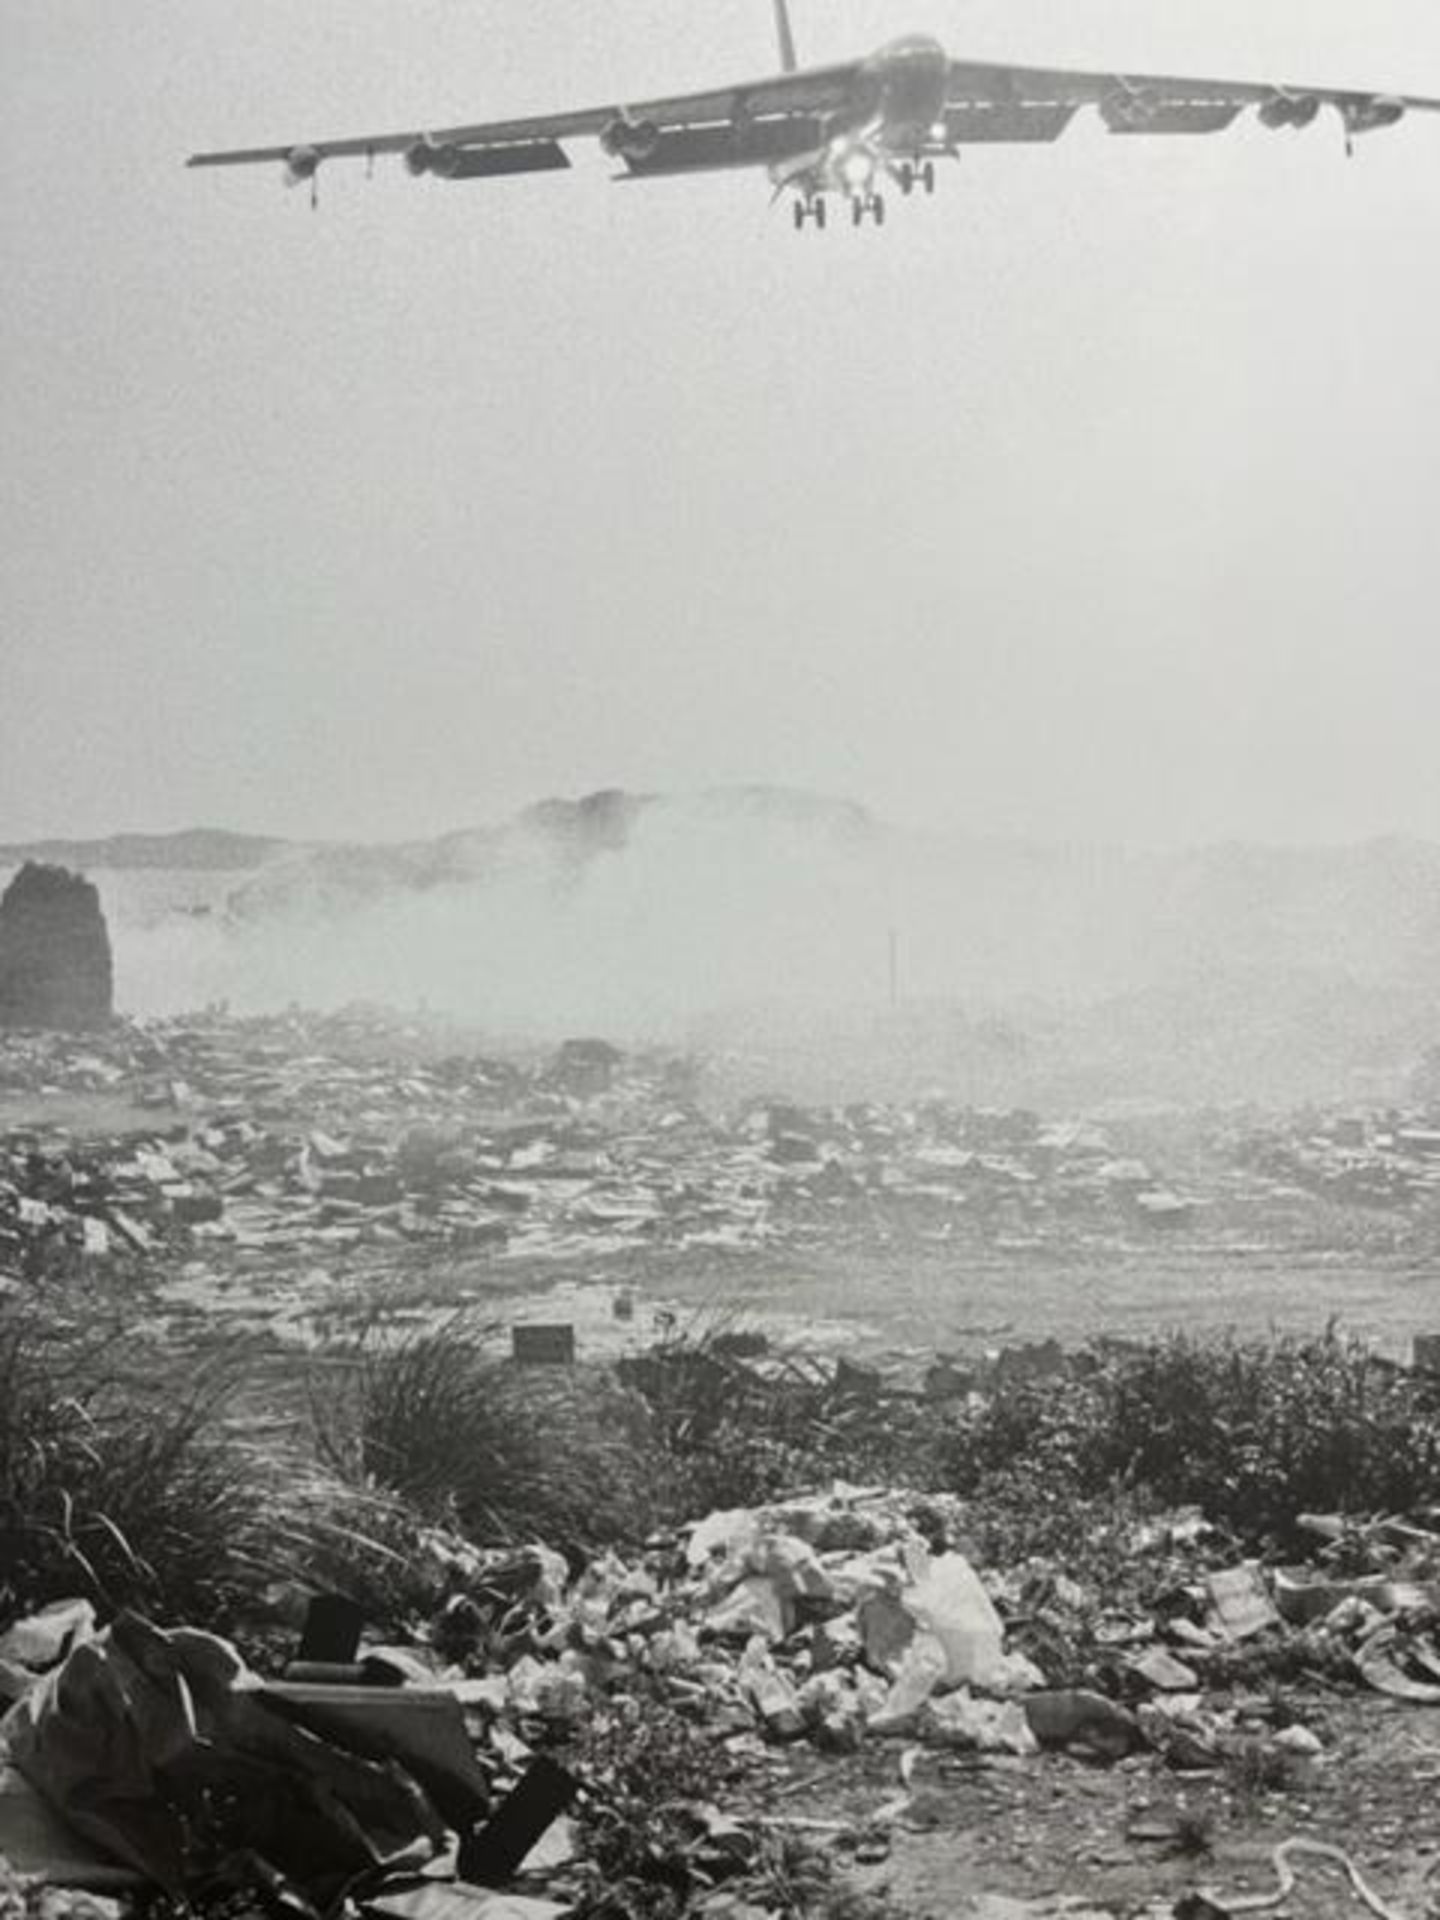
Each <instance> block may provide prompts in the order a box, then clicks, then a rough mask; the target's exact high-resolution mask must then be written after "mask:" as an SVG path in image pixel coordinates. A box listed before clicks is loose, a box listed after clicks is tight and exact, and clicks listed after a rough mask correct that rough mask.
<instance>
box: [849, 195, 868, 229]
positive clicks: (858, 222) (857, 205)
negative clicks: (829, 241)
mask: <svg viewBox="0 0 1440 1920" xmlns="http://www.w3.org/2000/svg"><path fill="white" fill-rule="evenodd" d="M850 224H851V225H852V226H854V227H863V226H864V224H865V202H864V201H863V200H862V199H861V198H860V196H859V194H856V196H855V198H854V199H853V200H852V201H851V202H850Z"/></svg>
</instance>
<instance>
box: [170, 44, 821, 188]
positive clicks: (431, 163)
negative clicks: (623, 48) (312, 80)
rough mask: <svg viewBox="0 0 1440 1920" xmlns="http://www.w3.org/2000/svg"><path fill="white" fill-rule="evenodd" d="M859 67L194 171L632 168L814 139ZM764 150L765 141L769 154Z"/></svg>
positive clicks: (418, 130) (282, 149)
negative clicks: (574, 155) (384, 165)
mask: <svg viewBox="0 0 1440 1920" xmlns="http://www.w3.org/2000/svg"><path fill="white" fill-rule="evenodd" d="M857 70H858V63H856V62H854V61H851V62H848V63H846V64H844V65H841V66H833V67H813V68H810V69H809V70H808V71H803V72H797V73H787V74H781V75H778V76H774V77H771V78H769V79H766V80H757V81H754V82H752V83H751V84H749V85H745V86H732V87H723V88H718V89H715V90H713V91H711V92H708V93H686V94H677V95H675V96H673V97H672V98H669V99H662V100H639V101H633V102H628V103H617V104H615V105H612V106H606V107H589V108H584V109H582V110H580V111H579V112H574V113H554V114H536V115H533V116H532V117H530V118H528V119H522V120H490V121H480V122H478V123H477V124H475V125H474V126H461V127H428V128H424V127H412V128H411V129H409V130H408V131H407V132H403V133H378V134H359V135H356V136H352V137H347V138H344V139H339V140H305V139H301V140H291V141H287V142H286V143H285V144H283V145H279V146H272V147H241V148H237V149H234V150H232V151H229V152H219V153H197V154H193V155H192V156H191V158H190V160H189V161H188V162H187V164H188V165H189V166H192V167H231V166H247V165H251V164H257V163H264V162H267V161H268V162H271V163H272V164H273V163H279V164H283V165H285V166H287V167H288V168H289V169H290V170H291V172H292V174H295V175H297V176H299V177H300V178H307V177H308V176H309V175H310V174H313V173H314V171H315V169H316V167H317V166H318V165H319V164H320V162H321V161H324V160H334V159H362V160H368V159H369V158H370V157H371V156H373V155H375V154H386V153H398V154H403V155H404V156H405V157H406V160H407V162H408V163H409V165H410V166H411V168H412V171H414V172H417V173H427V172H434V173H438V174H441V175H444V176H446V177H450V178H480V177H483V176H485V175H487V174H506V173H534V172H550V171H553V170H556V169H558V168H562V167H568V166H569V164H570V162H569V159H568V157H567V155H566V153H565V149H564V146H563V145H562V142H564V141H567V140H579V139H587V138H593V139H599V140H601V141H602V142H603V143H604V144H605V145H606V147H607V149H608V150H609V151H610V152H612V153H615V154H617V155H619V156H621V157H623V158H625V159H627V160H629V161H632V162H640V163H642V164H643V163H644V162H645V161H646V160H648V159H649V158H651V157H652V154H653V152H654V149H655V147H656V146H657V145H661V146H663V144H664V143H665V142H666V141H667V140H674V139H677V138H679V139H682V140H683V139H686V138H688V137H690V136H691V135H692V134H693V133H694V132H696V131H697V130H700V129H706V128H710V129H718V128H722V127H723V128H726V129H731V128H734V127H735V126H737V125H742V126H745V127H747V128H748V127H750V126H752V125H758V126H760V127H762V128H765V129H769V130H770V138H771V144H775V143H777V142H778V144H780V145H781V146H784V145H786V144H788V141H787V139H786V137H785V133H786V130H787V129H789V130H793V138H794V139H795V140H800V139H802V138H810V137H812V135H813V128H814V124H815V121H816V119H817V117H818V116H821V115H824V114H826V113H830V112H833V111H834V110H835V109H837V108H839V107H842V106H843V105H844V104H845V102H846V101H847V99H848V98H849V93H850V89H851V87H852V86H853V83H854V79H855V75H856V72H857ZM763 144H764V142H762V145H763Z"/></svg>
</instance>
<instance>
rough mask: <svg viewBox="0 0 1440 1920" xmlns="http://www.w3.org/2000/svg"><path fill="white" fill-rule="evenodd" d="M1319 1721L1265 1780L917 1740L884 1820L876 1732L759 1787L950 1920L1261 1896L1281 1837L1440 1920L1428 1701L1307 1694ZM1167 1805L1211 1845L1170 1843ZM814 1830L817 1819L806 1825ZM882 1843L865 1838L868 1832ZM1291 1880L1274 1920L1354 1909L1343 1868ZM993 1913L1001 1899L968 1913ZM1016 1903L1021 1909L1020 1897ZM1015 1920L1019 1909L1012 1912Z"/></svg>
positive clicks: (1414, 1915) (1415, 1914)
mask: <svg viewBox="0 0 1440 1920" xmlns="http://www.w3.org/2000/svg"><path fill="white" fill-rule="evenodd" d="M1307 1712H1309V1713H1311V1714H1312V1716H1313V1721H1314V1723H1315V1724H1317V1725H1318V1726H1321V1727H1323V1729H1324V1740H1325V1752H1324V1755H1323V1757H1322V1758H1321V1759H1319V1760H1317V1761H1313V1762H1305V1763H1303V1768H1304V1771H1303V1772H1300V1771H1297V1773H1296V1775H1295V1777H1294V1779H1293V1781H1292V1784H1291V1785H1290V1786H1289V1787H1288V1788H1287V1789H1286V1790H1285V1791H1282V1792H1278V1793H1268V1794H1267V1793H1250V1792H1247V1791H1245V1790H1243V1789H1237V1787H1236V1784H1235V1782H1234V1780H1233V1777H1229V1776H1226V1775H1224V1774H1211V1775H1205V1774H1192V1775H1180V1774H1176V1773H1172V1772H1170V1771H1169V1770H1167V1769H1166V1768H1165V1767H1164V1765H1163V1764H1162V1763H1161V1762H1160V1761H1158V1760H1157V1759H1156V1758H1155V1757H1154V1756H1152V1755H1149V1754H1145V1755H1140V1756H1137V1757H1135V1758H1132V1759H1129V1760H1125V1761H1121V1762H1120V1763H1118V1764H1109V1765H1107V1764H1103V1763H1099V1762H1088V1761H1083V1760H1079V1759H1074V1758H1071V1757H1069V1756H1066V1755H1054V1754H1046V1755H1042V1756H1040V1757H1038V1758H1033V1759H1026V1760H1020V1759H1015V1760H1011V1759H1000V1758H996V1759H989V1760H984V1761H982V1760H980V1759H978V1758H976V1757H968V1758H967V1757H961V1756H955V1757H953V1758H950V1757H945V1756H942V1755H936V1754H932V1753H928V1752H927V1753H924V1754H923V1755H922V1756H921V1757H920V1758H919V1760H918V1761H917V1763H916V1765H915V1768H914V1772H913V1775H912V1777H911V1794H910V1800H909V1805H908V1808H907V1810H906V1811H905V1812H904V1813H903V1814H901V1815H900V1816H899V1817H898V1818H897V1819H895V1820H893V1821H891V1822H888V1823H887V1824H886V1825H885V1826H884V1827H883V1829H877V1828H875V1825H874V1822H875V1816H876V1812H877V1810H879V1809H882V1808H883V1807H884V1805H885V1803H886V1802H887V1801H888V1802H891V1803H893V1802H894V1801H895V1800H896V1799H897V1798H899V1797H901V1796H902V1795H903V1794H904V1792H905V1789H904V1787H903V1786H902V1782H901V1776H900V1770H899V1760H900V1757H901V1755H902V1753H903V1752H904V1751H905V1749H904V1747H903V1744H902V1743H899V1742H888V1743H885V1744H878V1743H877V1744H876V1745H875V1746H873V1747H871V1748H868V1749H866V1750H865V1751H864V1752H862V1753H861V1754H858V1755H856V1756H854V1757H853V1758H850V1759H844V1760H840V1759H822V1758H818V1757H816V1756H813V1755H807V1756H806V1757H805V1759H804V1760H803V1761H800V1760H798V1759H797V1760H796V1761H795V1763H794V1774H793V1778H792V1779H791V1780H790V1781H789V1782H788V1783H787V1784H786V1785H785V1786H783V1787H781V1788H780V1789H779V1790H778V1795H777V1796H771V1799H770V1809H771V1811H772V1813H775V1814H786V1813H788V1814H793V1816H794V1817H795V1818H796V1819H797V1820H803V1821H813V1822H816V1823H837V1824H838V1825H839V1826H840V1827H841V1828H842V1829H843V1830H844V1835H845V1844H846V1845H847V1846H848V1844H849V1842H850V1839H851V1837H852V1836H854V1837H858V1839H859V1848H858V1851H859V1854H860V1856H861V1858H862V1860H864V1859H866V1858H868V1856H869V1855H870V1854H871V1853H874V1852H881V1851H882V1850H883V1851H884V1857H883V1858H882V1859H880V1860H878V1861H875V1860H871V1861H869V1863H868V1864H857V1865H856V1866H855V1867H854V1869H853V1877H854V1878H855V1879H856V1881H857V1882H859V1883H860V1884H862V1885H864V1886H867V1887H871V1888H876V1887H882V1886H883V1887H886V1888H888V1890H889V1892H890V1894H891V1897H892V1899H893V1900H894V1902H895V1905H896V1906H897V1907H898V1908H899V1910H900V1911H901V1912H902V1913H904V1914H906V1915H907V1916H912V1917H913V1920H957V1917H958V1916H963V1915H964V1914H965V1911H966V1908H965V1904H964V1902H965V1900H967V1899H971V1898H975V1897H977V1896H979V1895H982V1894H984V1895H990V1896H1001V1897H1008V1898H1010V1899H1012V1900H1016V1901H1030V1902H1035V1903H1037V1904H1038V1905H1039V1906H1040V1909H1041V1911H1042V1912H1044V1911H1045V1910H1046V1909H1047V1907H1049V1906H1050V1905H1051V1903H1052V1902H1053V1903H1054V1911H1055V1912H1056V1913H1057V1914H1060V1913H1064V1912H1066V1911H1067V1907H1066V1905H1065V1903H1066V1902H1067V1901H1078V1902H1080V1903H1081V1911H1082V1912H1086V1913H1088V1910H1089V1909H1091V1908H1093V1909H1094V1910H1095V1912H1096V1915H1097V1920H1098V1916H1100V1915H1104V1916H1111V1915H1113V1916H1116V1920H1138V1917H1139V1916H1147V1920H1148V1916H1149V1915H1151V1914H1158V1913H1166V1914H1168V1913H1169V1912H1170V1911H1171V1908H1172V1907H1173V1903H1174V1901H1175V1900H1176V1899H1177V1898H1178V1897H1179V1896H1180V1895H1181V1894H1182V1893H1184V1892H1186V1891H1187V1890H1189V1889H1201V1890H1205V1891H1207V1892H1209V1893H1211V1894H1212V1895H1213V1896H1214V1897H1215V1898H1216V1899H1217V1900H1218V1901H1220V1903H1221V1905H1222V1908H1223V1906H1224V1904H1225V1903H1226V1902H1227V1901H1238V1900H1240V1899H1241V1898H1243V1897H1246V1896H1250V1897H1253V1896H1257V1895H1259V1896H1265V1895H1270V1894H1273V1893H1274V1892H1275V1890H1276V1888H1277V1884H1278V1883H1277V1877H1276V1873H1275V1869H1274V1867H1273V1865H1272V1860H1271V1856H1272V1852H1273V1850H1274V1848H1275V1847H1276V1846H1278V1845H1279V1844H1280V1843H1281V1842H1282V1841H1284V1840H1288V1839H1292V1838H1302V1839H1306V1840H1318V1841H1324V1842H1327V1843H1329V1844H1332V1845H1338V1846H1340V1847H1342V1848H1344V1849H1345V1850H1346V1851H1347V1852H1348V1853H1349V1854H1350V1855H1351V1857H1352V1859H1353V1860H1354V1862H1355V1864H1356V1865H1357V1866H1358V1867H1359V1869H1360V1871H1361V1873H1362V1875H1363V1876H1364V1877H1365V1879H1366V1880H1367V1881H1368V1882H1369V1884H1370V1886H1371V1888H1372V1889H1373V1890H1374V1892H1375V1893H1376V1894H1377V1895H1378V1896H1379V1898H1380V1899H1381V1900H1382V1901H1384V1902H1386V1903H1388V1904H1389V1905H1390V1906H1391V1907H1393V1908H1394V1910H1395V1912H1396V1914H1398V1915H1402V1916H1404V1920H1433V1916H1435V1915H1440V1798H1437V1785H1440V1708H1434V1707H1414V1706H1406V1705H1402V1704H1400V1703H1397V1702H1394V1701H1390V1700H1387V1699H1384V1698H1381V1697H1380V1696H1377V1695H1339V1694H1323V1695H1314V1696H1311V1697H1310V1700H1309V1701H1308V1702H1307ZM1177 1818H1181V1819H1183V1822H1184V1826H1185V1828H1186V1829H1188V1831H1189V1832H1190V1833H1191V1834H1192V1835H1194V1834H1199V1835H1202V1836H1204V1837H1205V1838H1206V1839H1208V1840H1209V1842H1210V1845H1209V1849H1208V1850H1207V1851H1201V1852H1193V1851H1192V1852H1186V1851H1182V1850H1181V1847H1180V1846H1179V1844H1178V1843H1177V1840H1176V1837H1175V1836H1176V1826H1177ZM817 1830H822V1829H820V1828H817ZM882 1832H883V1834H884V1836H885V1839H886V1840H888V1847H886V1846H885V1845H884V1842H882V1843H881V1844H879V1845H876V1844H873V1842H874V1840H875V1836H876V1834H877V1833H882ZM1294 1870H1295V1874H1296V1886H1295V1890H1294V1892H1293V1893H1292V1894H1291V1896H1290V1897H1289V1899H1288V1900H1286V1901H1285V1902H1284V1903H1283V1904H1279V1905H1276V1906H1275V1907H1273V1908H1272V1909H1270V1911H1272V1912H1274V1913H1277V1914H1279V1915H1281V1916H1283V1917H1284V1920H1356V1917H1357V1916H1363V1915H1364V1914H1365V1912H1366V1909H1365V1907H1364V1906H1363V1905H1362V1903H1361V1902H1360V1900H1359V1899H1358V1898H1357V1897H1356V1895H1355V1893H1354V1892H1353V1891H1352V1889H1351V1887H1350V1885H1349V1882H1348V1880H1347V1878H1346V1876H1345V1874H1344V1873H1343V1871H1342V1870H1341V1869H1340V1868H1339V1867H1338V1866H1337V1865H1336V1864H1333V1863H1331V1862H1329V1861H1326V1860H1323V1859H1314V1858H1307V1857H1304V1856H1303V1855H1301V1856H1299V1857H1297V1858H1296V1859H1295V1861H1294ZM982 1910H983V1911H985V1913H986V1920H990V1916H991V1913H992V1912H993V1915H994V1920H1000V1916H1001V1915H1002V1914H1003V1912H1004V1907H1003V1905H1000V1904H997V1905H996V1906H995V1907H994V1908H993V1909H988V1908H986V1909H982ZM1024 1911H1025V1912H1027V1913H1028V1909H1025V1910H1024ZM1016 1920H1020V1916H1018V1915H1017V1917H1016Z"/></svg>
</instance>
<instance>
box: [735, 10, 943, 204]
mask: <svg viewBox="0 0 1440 1920" xmlns="http://www.w3.org/2000/svg"><path fill="white" fill-rule="evenodd" d="M949 73H950V62H949V57H948V55H947V54H946V52H945V49H944V48H943V47H942V46H941V45H940V42H939V41H938V40H932V39H930V38H929V37H928V36H927V35H924V34H908V35H906V37H905V38H904V39H901V40H892V41H891V42H890V43H889V45H888V46H884V47H881V48H880V50H879V51H878V52H877V53H873V54H871V56H870V58H869V59H868V60H865V61H863V62H862V63H861V65H860V66H859V68H858V69H857V71H856V74H855V79H854V83H853V87H852V89H851V94H850V99H849V101H848V102H847V104H846V105H845V106H844V107H842V108H841V109H840V110H839V111H838V112H836V113H833V114H832V115H831V116H830V119H829V121H828V123H827V124H826V127H825V139H824V144H823V145H822V146H821V147H820V149H819V150H818V151H817V152H814V153H809V154H801V155H798V156H796V157H795V158H794V159H791V160H788V161H781V162H779V163H777V164H776V165H774V166H772V168H771V178H772V179H773V180H774V182H775V184H776V187H777V188H786V187H788V188H790V189H791V190H792V191H793V192H795V193H796V194H798V195H799V206H798V208H797V214H796V224H797V226H798V225H802V224H803V223H804V221H805V219H806V218H807V217H809V216H811V215H813V217H814V218H815V219H816V221H817V223H818V224H821V225H823V224H824V219H825V215H824V209H823V207H822V206H820V205H819V204H818V203H819V201H820V200H821V199H823V197H824V195H826V194H829V193H837V194H842V195H845V196H847V197H848V198H849V199H850V201H851V202H852V204H853V205H854V206H855V208H856V210H857V218H863V217H864V213H865V212H866V211H868V212H869V213H871V214H872V215H873V217H874V218H875V219H877V220H879V219H882V218H883V217H884V206H883V201H882V196H881V195H880V194H879V192H878V191H877V181H878V180H879V179H880V178H882V177H883V176H885V175H887V174H897V173H898V174H899V177H901V179H902V182H903V184H904V185H905V189H906V191H907V192H908V191H909V189H910V185H911V184H913V181H912V176H913V174H914V172H915V167H916V166H917V165H918V164H919V163H920V160H921V156H922V155H925V154H930V153H934V152H935V150H936V146H935V142H936V131H937V128H939V127H940V126H941V124H942V122H943V121H944V118H945V92H946V87H947V84H948V81H949ZM926 175H927V185H929V186H933V184H934V167H933V164H930V163H927V165H926Z"/></svg>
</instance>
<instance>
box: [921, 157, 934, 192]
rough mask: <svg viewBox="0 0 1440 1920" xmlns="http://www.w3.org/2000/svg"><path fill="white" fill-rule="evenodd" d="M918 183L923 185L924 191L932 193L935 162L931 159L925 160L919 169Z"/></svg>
mask: <svg viewBox="0 0 1440 1920" xmlns="http://www.w3.org/2000/svg"><path fill="white" fill-rule="evenodd" d="M920 184H921V186H923V187H924V189H925V191H926V193H934V191H935V162H934V161H933V160H927V161H926V162H925V164H924V166H923V167H922V168H921V169H920Z"/></svg>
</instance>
